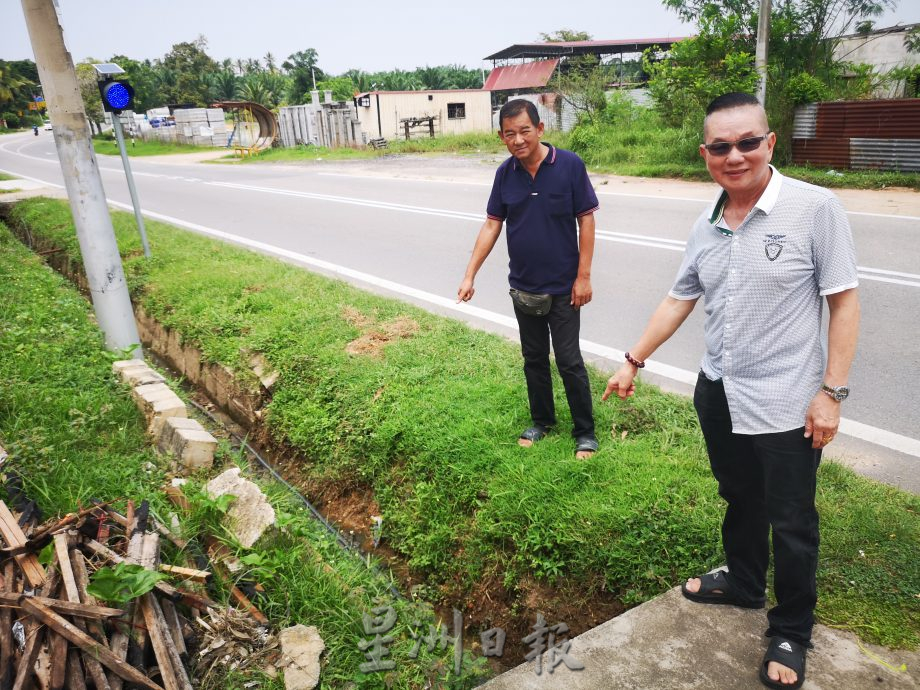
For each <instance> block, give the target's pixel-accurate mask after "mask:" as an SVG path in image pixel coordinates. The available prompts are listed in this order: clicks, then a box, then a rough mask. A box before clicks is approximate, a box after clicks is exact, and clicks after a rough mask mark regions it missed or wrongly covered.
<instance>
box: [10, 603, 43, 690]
mask: <svg viewBox="0 0 920 690" xmlns="http://www.w3.org/2000/svg"><path fill="white" fill-rule="evenodd" d="M24 625H25V629H26V647H25V649H24V650H23V652H22V655H21V656H20V657H19V668H17V669H16V677H15V678H14V679H13V690H24V689H25V688H27V687H28V683H29V682H30V680H31V677H32V674H33V673H34V672H35V660H36V659H37V658H38V652H39V651H40V650H41V641H42V638H43V637H44V635H43V634H42V633H43V632H44V631H43V630H42V627H41V626H40V625H38V623H36V622H35V621H34V620H32V619H29V620H28V621H26V623H25V624H24Z"/></svg>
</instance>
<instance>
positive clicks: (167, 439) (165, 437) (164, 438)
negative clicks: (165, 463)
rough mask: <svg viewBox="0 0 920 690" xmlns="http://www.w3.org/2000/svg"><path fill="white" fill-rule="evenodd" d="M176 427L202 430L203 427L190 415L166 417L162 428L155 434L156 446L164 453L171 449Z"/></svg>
mask: <svg viewBox="0 0 920 690" xmlns="http://www.w3.org/2000/svg"><path fill="white" fill-rule="evenodd" d="M178 429H191V430H195V431H204V427H203V426H201V424H199V422H198V420H197V419H192V418H191V417H167V418H166V419H165V420H164V421H163V428H162V429H160V433H159V435H158V436H157V448H159V449H160V450H161V451H163V452H164V453H167V452H169V451H171V450H172V446H173V439H174V438H175V435H176V431H177V430H178Z"/></svg>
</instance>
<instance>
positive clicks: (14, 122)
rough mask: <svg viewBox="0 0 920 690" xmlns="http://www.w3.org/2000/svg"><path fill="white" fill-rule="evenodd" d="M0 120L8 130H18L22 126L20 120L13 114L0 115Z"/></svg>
mask: <svg viewBox="0 0 920 690" xmlns="http://www.w3.org/2000/svg"><path fill="white" fill-rule="evenodd" d="M0 119H2V120H6V126H7V127H8V128H9V129H19V128H20V127H21V126H22V118H21V117H19V115H18V114H17V113H14V112H5V113H3V115H0Z"/></svg>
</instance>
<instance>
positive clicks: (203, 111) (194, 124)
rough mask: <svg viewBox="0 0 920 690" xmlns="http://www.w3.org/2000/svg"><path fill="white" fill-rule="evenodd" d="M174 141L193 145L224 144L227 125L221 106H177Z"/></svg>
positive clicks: (225, 143) (174, 114)
mask: <svg viewBox="0 0 920 690" xmlns="http://www.w3.org/2000/svg"><path fill="white" fill-rule="evenodd" d="M173 116H174V117H175V119H176V130H177V132H176V141H177V142H178V143H180V144H191V145H193V146H226V145H227V125H226V123H225V122H224V111H223V108H177V109H176V110H175V111H173Z"/></svg>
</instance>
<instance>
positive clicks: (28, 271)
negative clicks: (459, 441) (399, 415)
mask: <svg viewBox="0 0 920 690" xmlns="http://www.w3.org/2000/svg"><path fill="white" fill-rule="evenodd" d="M39 206H43V207H44V209H45V211H47V212H49V213H50V215H47V216H45V221H47V222H48V225H45V226H44V227H45V230H49V229H51V228H56V229H57V230H60V231H61V232H60V234H59V235H57V237H56V239H55V242H56V243H57V244H58V246H60V247H61V248H64V249H66V252H67V253H68V255H71V256H73V257H75V259H76V260H77V261H78V260H79V258H78V257H79V251H78V249H77V243H76V238H75V236H74V235H73V229H72V227H70V228H68V229H66V230H64V228H65V226H66V225H67V223H68V220H67V218H68V215H69V214H68V213H66V211H65V213H60V212H59V211H60V210H64V209H61V208H59V207H58V205H57V204H56V203H53V204H52V205H50V206H44V205H43V204H39ZM35 220H37V219H35ZM116 222H117V221H116ZM36 227H37V226H36ZM52 234H57V233H56V232H53V233H52ZM35 240H36V241H37V242H45V241H47V240H48V236H45V237H44V238H40V237H38V236H36V237H35ZM0 351H2V352H3V353H4V354H3V357H0V380H2V381H3V386H0V443H2V444H3V446H4V447H5V448H6V449H7V450H9V451H10V455H11V458H10V459H9V460H8V461H7V464H6V465H5V466H4V471H9V470H10V469H15V470H16V471H17V472H18V473H19V474H20V476H21V477H22V478H23V481H24V484H25V490H26V493H27V494H28V495H29V496H30V497H32V498H35V499H36V500H38V502H39V504H40V506H41V508H42V510H43V511H45V512H46V514H48V515H55V514H56V515H62V514H63V513H65V512H68V511H72V510H73V509H74V506H77V505H80V504H81V503H82V504H84V505H85V504H87V503H88V502H89V498H90V497H117V496H133V497H135V498H138V499H140V498H142V497H149V498H150V501H151V507H152V509H153V510H154V511H155V512H158V514H159V516H165V515H168V514H169V512H172V511H173V510H174V508H172V507H168V506H167V505H166V504H165V502H164V501H163V500H162V496H161V494H160V493H159V487H160V486H162V484H163V477H162V475H161V474H160V473H159V472H158V471H147V470H146V469H145V466H147V465H150V464H151V461H152V460H155V459H156V458H155V456H154V455H153V453H152V452H151V451H150V448H149V444H148V441H147V439H146V438H145V435H144V422H143V418H142V416H141V415H140V413H139V412H138V411H137V409H136V407H135V406H134V403H133V402H132V400H131V398H130V395H129V394H128V392H127V389H126V388H125V387H123V386H122V385H121V384H119V383H117V382H116V380H115V377H113V376H112V374H111V361H112V359H113V358H114V357H120V355H112V354H109V353H107V352H106V351H105V348H104V344H103V340H102V337H101V334H100V333H99V331H98V329H97V328H96V327H95V326H94V325H93V321H92V314H91V308H90V307H89V305H88V303H87V302H86V301H85V300H84V299H83V298H82V297H81V296H80V295H79V293H78V292H77V290H76V289H75V288H74V287H73V286H71V285H70V284H69V283H66V281H64V280H63V279H62V278H61V277H59V276H58V275H57V274H55V273H53V272H52V271H49V270H48V269H47V268H46V267H45V266H43V265H42V264H41V263H40V261H39V260H38V259H37V257H36V256H35V255H33V253H32V252H31V251H29V250H28V249H26V248H25V247H24V246H23V245H22V244H21V243H20V242H18V241H17V240H15V239H14V238H13V237H12V235H11V234H10V233H9V231H8V230H7V229H6V227H5V226H4V225H3V224H2V223H0ZM223 452H224V451H223V450H222V451H221V453H220V454H219V457H218V460H219V461H220V460H222V459H224V458H225V456H224V455H223ZM237 460H239V459H237ZM240 462H242V461H240ZM251 479H253V480H255V481H259V478H258V477H251ZM262 489H263V491H264V492H265V493H266V494H267V495H268V496H269V499H270V501H271V503H272V505H273V506H274V508H275V511H276V515H277V526H278V532H277V533H276V534H274V535H273V536H272V537H271V538H270V539H266V540H265V542H264V543H261V544H260V545H259V550H257V551H252V552H249V553H247V554H244V555H243V556H242V559H243V560H244V561H245V562H246V564H247V567H248V568H249V569H250V574H252V575H255V576H260V577H261V576H262V575H263V574H265V575H268V574H269V573H270V574H271V577H270V578H269V577H266V578H265V579H262V582H263V584H264V585H265V589H266V591H265V594H264V595H263V596H262V598H260V600H259V607H260V609H261V610H262V611H263V612H265V613H266V614H267V615H268V616H269V617H270V619H271V620H272V622H273V624H275V625H277V626H278V627H279V628H282V627H286V626H288V625H294V624H296V623H304V624H309V625H316V626H317V627H318V628H319V630H320V634H321V636H322V638H323V640H324V641H325V643H326V652H325V654H324V659H323V686H324V687H330V688H336V687H353V688H355V689H356V690H376V689H377V688H380V687H381V686H382V684H385V685H386V686H387V687H390V688H393V689H394V690H412V689H414V688H420V687H425V686H426V685H427V686H428V687H434V686H440V684H442V683H443V682H445V681H446V682H449V683H450V687H454V688H457V690H465V689H466V688H471V687H474V686H476V685H478V684H479V683H481V681H482V679H483V677H484V676H485V675H486V674H485V673H483V669H482V663H481V659H480V660H479V661H478V662H473V661H471V660H470V659H468V658H467V659H465V663H464V673H463V676H462V678H461V679H456V678H452V672H451V671H448V668H450V666H451V660H452V650H450V649H448V650H446V651H442V650H435V652H428V651H427V650H426V649H425V648H424V647H423V648H422V650H421V654H420V655H419V657H418V658H417V659H414V658H410V656H409V654H410V651H411V649H412V647H413V644H414V642H413V639H412V630H411V629H410V625H411V623H412V622H413V621H416V620H418V621H420V622H422V623H423V624H425V625H427V624H429V623H431V624H434V623H436V620H435V616H434V615H433V613H432V611H431V608H430V607H429V606H424V605H421V604H420V603H415V602H406V601H404V600H397V601H394V600H393V598H392V595H391V594H390V592H389V591H388V589H387V587H388V585H390V584H391V582H390V580H389V579H387V578H385V577H382V576H381V575H380V574H378V573H377V572H376V571H374V570H372V569H370V567H369V564H368V563H367V562H365V561H364V560H363V559H358V558H355V557H354V556H353V555H352V554H350V553H345V552H343V551H342V550H341V549H340V548H339V547H338V545H337V544H336V542H335V539H334V538H332V537H331V536H330V535H329V534H328V533H327V532H326V531H325V530H324V529H323V528H322V527H321V526H319V525H318V523H317V522H316V521H314V520H313V519H312V518H311V517H310V516H309V514H308V513H307V511H305V510H304V509H303V507H302V505H300V504H299V502H297V501H296V500H295V499H294V498H293V497H292V496H291V494H290V493H288V492H287V489H284V488H282V487H280V486H279V485H275V484H268V485H263V486H262ZM190 495H191V496H192V497H194V496H195V495H196V492H195V491H192V492H190ZM204 503H205V502H204V501H202V504H204ZM222 504H224V500H218V501H215V502H214V504H213V508H214V510H216V511H217V512H220V510H221V507H222ZM223 507H225V505H224V506H223ZM160 519H161V520H162V517H161V518H160ZM209 526H210V523H209ZM195 528H196V525H195V524H194V522H192V524H191V525H189V524H188V523H187V522H186V521H183V526H182V530H183V531H182V534H183V536H185V537H186V538H189V539H193V538H195V537H196V536H198V535H199V532H198V531H196V529H195ZM211 533H213V532H211ZM165 555H166V556H167V557H168V556H169V555H170V554H169V550H168V549H167V550H165ZM52 557H53V556H52ZM132 569H133V567H129V568H126V567H124V566H117V567H116V568H115V569H113V570H112V571H111V572H110V573H108V574H106V575H104V576H102V588H101V589H99V590H96V593H97V594H98V595H99V596H100V597H103V598H105V599H106V600H111V601H117V600H118V599H119V598H120V599H122V600H124V599H125V598H128V597H129V596H132V595H133V594H139V593H140V592H142V591H144V590H145V589H146V588H147V586H148V585H149V582H148V583H147V584H144V582H143V580H144V579H145V578H147V579H150V577H151V576H154V577H156V575H155V573H152V572H149V571H148V574H133V573H132V572H131V570H132ZM94 580H95V578H94ZM96 584H97V586H99V583H96ZM226 584H228V583H217V586H218V588H217V589H215V590H211V594H210V596H213V597H214V598H216V599H218V600H219V601H224V600H226V599H227V598H228V593H227V590H226V587H225V585H226ZM221 587H223V588H222V589H221ZM129 592H130V593H131V594H129ZM387 604H392V605H393V606H394V608H395V609H396V612H397V614H398V620H397V624H396V627H395V628H394V629H393V631H392V634H393V635H394V637H395V642H394V644H393V646H392V648H391V649H392V653H393V656H392V658H393V659H395V660H396V662H397V668H396V669H395V670H394V671H392V672H390V673H388V674H385V675H384V674H375V673H369V674H364V673H361V672H360V671H359V664H361V663H362V662H364V661H366V659H365V657H364V655H363V653H362V652H361V651H360V649H359V647H358V643H359V642H360V641H361V640H363V639H366V637H367V636H366V635H364V631H363V628H362V626H361V620H362V615H363V614H365V613H367V612H369V611H370V610H371V609H372V608H373V607H375V606H380V605H387ZM222 670H227V669H222ZM199 680H201V679H196V681H199ZM252 682H258V687H260V688H263V690H283V688H284V682H283V680H282V679H281V676H280V674H279V675H278V677H277V678H274V679H273V678H269V677H268V676H267V675H265V674H264V673H262V672H261V671H249V672H245V673H243V672H238V671H237V672H229V671H228V672H227V675H226V676H223V677H220V678H217V677H213V678H209V679H207V682H206V683H201V684H200V685H199V684H198V682H196V687H201V688H202V690H217V689H218V688H239V687H243V686H244V685H247V684H250V683H252Z"/></svg>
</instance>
